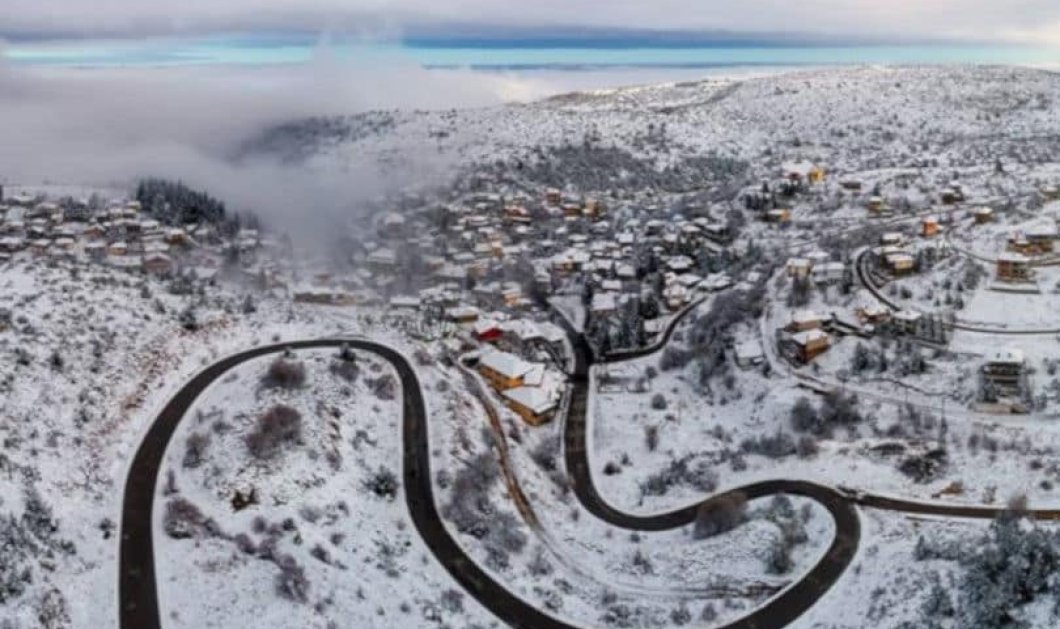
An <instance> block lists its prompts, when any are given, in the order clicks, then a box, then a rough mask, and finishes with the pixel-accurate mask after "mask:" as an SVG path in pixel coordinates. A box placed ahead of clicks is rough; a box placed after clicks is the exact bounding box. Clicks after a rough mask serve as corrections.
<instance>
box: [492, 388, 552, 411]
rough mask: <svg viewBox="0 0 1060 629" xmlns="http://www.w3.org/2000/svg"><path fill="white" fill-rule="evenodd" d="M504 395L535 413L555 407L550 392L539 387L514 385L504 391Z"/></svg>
mask: <svg viewBox="0 0 1060 629" xmlns="http://www.w3.org/2000/svg"><path fill="white" fill-rule="evenodd" d="M504 397H506V398H508V399H509V400H511V401H513V402H515V403H516V404H518V405H520V406H522V407H524V408H526V409H528V410H530V412H532V413H534V414H535V415H541V414H543V413H547V412H549V411H550V410H552V409H553V408H555V407H556V399H555V397H554V396H553V395H552V392H551V391H549V390H547V389H543V388H541V387H516V388H514V389H508V390H507V391H505V392H504Z"/></svg>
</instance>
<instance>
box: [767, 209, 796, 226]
mask: <svg viewBox="0 0 1060 629" xmlns="http://www.w3.org/2000/svg"><path fill="white" fill-rule="evenodd" d="M765 218H766V222H767V223H787V222H788V221H790V220H791V210H789V209H786V208H777V209H773V210H769V211H768V212H766V215H765Z"/></svg>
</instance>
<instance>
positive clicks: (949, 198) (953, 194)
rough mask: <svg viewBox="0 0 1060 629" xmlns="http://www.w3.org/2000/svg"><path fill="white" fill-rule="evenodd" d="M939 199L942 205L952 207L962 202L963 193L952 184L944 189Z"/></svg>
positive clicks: (958, 187) (957, 186)
mask: <svg viewBox="0 0 1060 629" xmlns="http://www.w3.org/2000/svg"><path fill="white" fill-rule="evenodd" d="M941 197H942V203H943V204H944V205H954V204H957V203H960V202H962V201H964V191H963V190H962V189H961V187H960V186H959V185H956V184H954V185H952V186H950V187H949V188H946V189H944V190H943V191H942V194H941Z"/></svg>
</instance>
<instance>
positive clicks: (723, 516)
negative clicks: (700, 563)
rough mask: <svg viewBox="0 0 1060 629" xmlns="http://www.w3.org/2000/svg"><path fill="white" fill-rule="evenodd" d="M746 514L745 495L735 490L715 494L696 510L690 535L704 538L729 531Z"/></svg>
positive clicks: (738, 523)
mask: <svg viewBox="0 0 1060 629" xmlns="http://www.w3.org/2000/svg"><path fill="white" fill-rule="evenodd" d="M746 514H747V496H745V495H744V494H743V493H742V492H739V491H735V492H730V493H727V494H722V495H720V496H715V497H713V498H710V499H709V500H706V501H704V502H703V504H701V505H699V508H698V509H697V510H696V521H695V526H694V528H693V529H692V537H693V538H695V539H705V538H707V537H713V536H715V535H720V534H721V533H724V532H726V531H731V530H732V529H734V528H736V527H737V526H739V525H740V523H741V522H743V521H744V518H745V516H746Z"/></svg>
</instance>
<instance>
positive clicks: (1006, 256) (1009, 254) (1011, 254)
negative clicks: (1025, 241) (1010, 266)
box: [997, 251, 1029, 264]
mask: <svg viewBox="0 0 1060 629" xmlns="http://www.w3.org/2000/svg"><path fill="white" fill-rule="evenodd" d="M997 261H998V262H1009V263H1014V264H1021V263H1022V264H1025V263H1027V262H1028V261H1029V258H1027V256H1025V255H1023V254H1022V253H1016V252H1015V251H1003V252H1002V253H1001V255H999V256H998V257H997Z"/></svg>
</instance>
